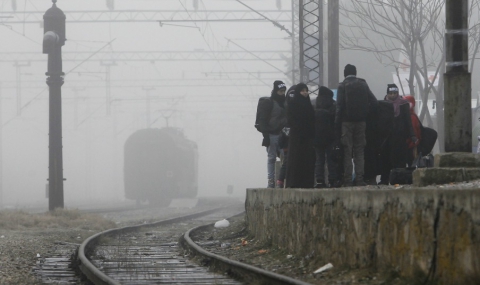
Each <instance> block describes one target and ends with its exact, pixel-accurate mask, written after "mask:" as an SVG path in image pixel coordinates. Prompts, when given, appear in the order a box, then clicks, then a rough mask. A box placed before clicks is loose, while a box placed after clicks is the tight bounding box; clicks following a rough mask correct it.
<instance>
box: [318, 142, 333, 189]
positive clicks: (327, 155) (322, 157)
mask: <svg viewBox="0 0 480 285" xmlns="http://www.w3.org/2000/svg"><path fill="white" fill-rule="evenodd" d="M315 156H316V160H315V180H316V181H317V182H325V162H326V163H327V169H328V181H332V182H333V181H335V180H337V171H336V170H337V169H336V165H335V161H334V159H333V144H330V145H327V146H326V147H315Z"/></svg>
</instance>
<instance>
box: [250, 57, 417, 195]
mask: <svg viewBox="0 0 480 285" xmlns="http://www.w3.org/2000/svg"><path fill="white" fill-rule="evenodd" d="M356 75H357V70H356V67H355V66H353V65H351V64H347V65H346V66H345V69H344V76H345V79H344V81H343V82H341V83H340V84H339V86H338V89H337V98H336V101H335V100H334V98H333V97H334V93H333V91H332V90H330V89H329V88H327V87H325V86H321V87H320V88H319V90H318V97H317V98H316V99H315V101H314V102H312V100H311V99H310V96H309V90H308V86H307V85H306V84H304V83H299V84H296V85H294V86H292V87H290V88H289V89H288V91H287V86H286V85H285V84H284V83H283V82H282V81H279V80H278V81H275V82H274V84H273V90H272V92H271V96H270V98H268V100H264V101H265V102H264V103H263V104H260V103H259V106H258V109H257V120H258V123H257V129H258V130H259V131H260V132H262V134H263V142H262V145H263V146H265V147H266V148H267V153H268V159H267V170H268V185H267V187H268V188H275V187H277V188H284V187H286V188H312V187H315V188H327V187H349V186H366V185H369V184H377V176H378V175H380V182H379V184H388V183H389V182H388V181H389V175H390V170H391V169H393V168H404V167H406V166H408V165H411V164H412V162H413V160H414V158H415V157H416V156H417V155H418V151H417V146H418V144H419V142H420V139H421V131H420V128H421V124H420V121H419V119H418V117H417V115H416V114H415V111H414V108H415V99H414V98H413V97H412V96H405V97H402V96H399V89H398V87H397V86H396V85H395V84H388V86H387V93H386V95H385V98H384V100H377V99H376V97H375V96H374V95H373V93H372V92H371V91H370V88H369V86H368V84H367V82H366V81H365V80H364V79H361V78H358V77H357V76H356ZM277 157H282V158H283V160H282V167H281V169H280V173H279V175H278V179H276V176H275V173H276V171H275V162H276V160H277Z"/></svg>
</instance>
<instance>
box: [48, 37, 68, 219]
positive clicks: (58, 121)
mask: <svg viewBox="0 0 480 285" xmlns="http://www.w3.org/2000/svg"><path fill="white" fill-rule="evenodd" d="M61 49H62V47H61V46H57V47H55V51H54V52H52V53H50V54H49V55H48V63H49V64H48V67H49V68H48V69H49V71H48V75H49V77H48V79H47V84H48V86H49V87H50V88H49V89H50V90H49V102H50V111H49V162H48V165H49V178H48V181H49V192H50V193H49V207H48V208H49V210H50V211H53V210H55V208H63V207H64V204H63V150H62V148H63V146H62V85H63V77H62V76H63V72H62V50H61Z"/></svg>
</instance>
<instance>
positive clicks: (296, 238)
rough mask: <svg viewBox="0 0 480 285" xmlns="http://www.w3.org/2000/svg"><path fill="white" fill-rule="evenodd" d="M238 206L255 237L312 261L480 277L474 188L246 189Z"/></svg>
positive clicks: (478, 193) (457, 279) (460, 278)
mask: <svg viewBox="0 0 480 285" xmlns="http://www.w3.org/2000/svg"><path fill="white" fill-rule="evenodd" d="M475 187H476V186H475ZM245 208H246V222H247V227H248V231H249V232H250V233H251V234H253V235H254V236H255V238H256V239H258V240H260V241H264V242H269V243H272V245H273V246H277V247H279V248H282V249H284V250H285V251H287V252H289V253H290V254H294V255H295V256H299V257H300V258H301V257H305V256H306V255H311V254H312V252H313V253H314V254H313V258H314V261H315V262H318V264H319V266H321V265H324V264H327V263H329V262H331V263H332V264H333V265H334V266H335V267H339V266H346V267H352V268H365V267H373V268H377V269H379V270H382V269H386V270H389V269H391V268H397V269H398V270H399V271H400V274H401V275H403V276H407V277H408V276H413V275H418V273H419V272H420V273H421V274H423V275H424V276H429V278H430V279H431V278H438V279H439V280H440V281H441V283H440V284H471V283H470V282H469V281H467V280H480V188H475V189H454V188H453V189H452V188H451V189H436V188H433V187H423V188H416V187H412V188H408V189H401V190H396V189H378V188H375V187H372V188H366V187H358V188H350V189H349V188H341V189H325V190H323V189H322V190H316V189H285V190H275V189H247V197H246V202H245ZM472 278H473V279H472ZM475 278H476V279H475Z"/></svg>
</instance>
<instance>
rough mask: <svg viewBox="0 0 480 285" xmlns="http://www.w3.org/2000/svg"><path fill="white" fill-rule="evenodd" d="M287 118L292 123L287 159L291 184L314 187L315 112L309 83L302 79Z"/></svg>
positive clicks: (288, 186)
mask: <svg viewBox="0 0 480 285" xmlns="http://www.w3.org/2000/svg"><path fill="white" fill-rule="evenodd" d="M287 119H288V125H289V127H290V134H289V141H288V161H287V181H286V187H287V188H312V187H313V182H314V178H315V175H314V170H315V150H314V147H313V139H314V136H315V112H314V110H313V106H312V103H311V101H310V96H309V94H308V87H307V85H306V84H304V83H299V84H297V86H296V87H295V94H294V96H293V98H292V99H289V102H288V108H287Z"/></svg>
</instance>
